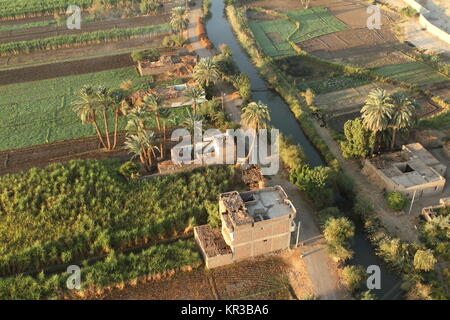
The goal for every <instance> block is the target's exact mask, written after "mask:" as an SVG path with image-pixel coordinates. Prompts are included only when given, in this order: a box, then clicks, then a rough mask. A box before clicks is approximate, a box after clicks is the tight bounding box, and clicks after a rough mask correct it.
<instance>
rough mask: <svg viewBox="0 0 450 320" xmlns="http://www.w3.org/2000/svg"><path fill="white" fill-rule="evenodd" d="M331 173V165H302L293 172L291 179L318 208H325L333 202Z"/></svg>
mask: <svg viewBox="0 0 450 320" xmlns="http://www.w3.org/2000/svg"><path fill="white" fill-rule="evenodd" d="M331 173H332V170H331V168H329V167H322V166H319V167H314V168H311V167H310V166H309V165H301V166H299V167H297V168H296V169H295V170H293V171H292V172H291V175H290V180H291V182H292V183H293V184H295V185H296V186H297V187H298V188H299V189H300V190H301V191H303V192H304V193H305V195H306V197H307V198H308V199H309V200H311V201H312V202H313V203H314V205H315V206H316V207H317V208H323V207H326V206H327V205H329V204H331V203H332V202H333V199H332V197H333V193H332V189H331V179H332V174H331Z"/></svg>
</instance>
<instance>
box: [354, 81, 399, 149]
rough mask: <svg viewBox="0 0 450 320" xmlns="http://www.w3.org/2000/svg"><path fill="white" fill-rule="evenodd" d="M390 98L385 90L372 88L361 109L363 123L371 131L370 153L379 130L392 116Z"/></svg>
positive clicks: (383, 127)
mask: <svg viewBox="0 0 450 320" xmlns="http://www.w3.org/2000/svg"><path fill="white" fill-rule="evenodd" d="M392 108H393V105H392V99H391V97H389V95H388V94H387V92H386V90H384V89H381V88H377V89H375V90H372V91H371V92H370V93H369V96H368V97H367V100H366V104H365V105H364V107H363V108H362V109H361V114H362V116H361V117H362V119H363V125H364V127H365V128H366V129H368V130H370V131H372V134H373V136H374V144H373V146H372V153H373V152H374V150H375V145H377V138H378V136H379V133H380V132H381V131H384V130H386V129H387V127H388V126H389V120H390V119H391V118H392Z"/></svg>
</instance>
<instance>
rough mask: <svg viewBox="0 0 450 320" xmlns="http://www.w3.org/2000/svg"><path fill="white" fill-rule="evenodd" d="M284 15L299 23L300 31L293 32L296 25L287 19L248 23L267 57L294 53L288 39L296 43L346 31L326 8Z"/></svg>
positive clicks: (297, 11)
mask: <svg viewBox="0 0 450 320" xmlns="http://www.w3.org/2000/svg"><path fill="white" fill-rule="evenodd" d="M286 14H287V15H288V16H289V17H291V18H292V19H294V20H296V21H298V22H300V29H298V30H297V31H295V30H296V28H297V27H296V25H295V24H294V23H292V22H291V21H289V20H287V19H280V20H270V21H251V22H250V23H249V26H250V28H251V30H252V31H253V33H254V35H255V38H256V39H257V41H258V43H259V44H260V46H261V47H262V49H263V50H264V52H265V53H266V54H267V55H269V56H280V55H286V54H293V53H295V51H294V50H293V49H292V47H291V46H290V45H289V43H287V40H288V38H289V37H290V40H292V41H294V42H297V43H298V42H302V41H306V40H308V39H312V38H315V37H318V36H321V35H324V34H329V33H333V32H337V31H341V30H345V29H347V27H346V25H345V24H344V23H343V22H341V21H339V20H338V19H336V18H334V17H333V16H332V15H330V13H329V12H328V10H327V9H326V8H322V7H319V8H310V9H306V10H295V11H288V12H286ZM294 31H295V32H294ZM293 32H294V33H293ZM292 33H293V34H292Z"/></svg>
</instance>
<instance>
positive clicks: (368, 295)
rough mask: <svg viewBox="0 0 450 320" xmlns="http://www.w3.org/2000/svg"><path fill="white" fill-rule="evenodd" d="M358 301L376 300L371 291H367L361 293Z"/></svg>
mask: <svg viewBox="0 0 450 320" xmlns="http://www.w3.org/2000/svg"><path fill="white" fill-rule="evenodd" d="M359 299H360V300H376V297H375V295H374V294H373V293H372V291H370V290H367V291H364V292H363V293H361V295H360V297H359Z"/></svg>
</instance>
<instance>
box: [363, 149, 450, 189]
mask: <svg viewBox="0 0 450 320" xmlns="http://www.w3.org/2000/svg"><path fill="white" fill-rule="evenodd" d="M446 170H447V167H446V166H445V165H444V164H442V163H440V162H439V161H438V160H437V159H436V158H435V157H434V156H433V155H432V154H431V153H430V152H429V151H428V150H426V149H425V148H424V147H423V146H422V145H421V144H420V143H411V144H408V145H404V146H403V147H402V150H401V151H398V152H393V153H389V154H383V155H380V156H377V157H374V158H370V159H366V160H365V162H364V168H363V172H364V173H365V174H368V175H370V176H375V177H376V178H377V180H379V181H381V184H382V185H383V187H384V188H385V189H386V190H387V191H399V192H401V193H402V194H403V195H405V196H407V197H410V198H411V197H413V195H414V192H415V193H416V195H415V197H416V198H420V197H422V196H424V195H428V194H437V193H440V192H442V191H443V189H444V186H445V172H446Z"/></svg>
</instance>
